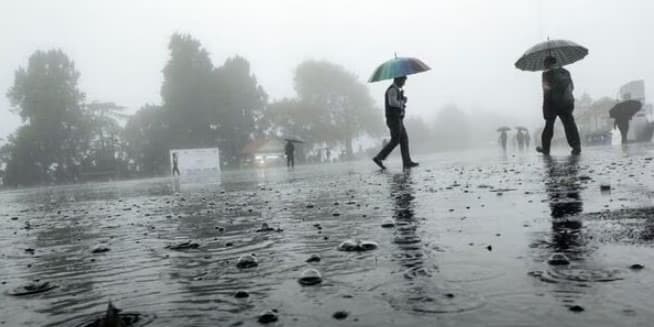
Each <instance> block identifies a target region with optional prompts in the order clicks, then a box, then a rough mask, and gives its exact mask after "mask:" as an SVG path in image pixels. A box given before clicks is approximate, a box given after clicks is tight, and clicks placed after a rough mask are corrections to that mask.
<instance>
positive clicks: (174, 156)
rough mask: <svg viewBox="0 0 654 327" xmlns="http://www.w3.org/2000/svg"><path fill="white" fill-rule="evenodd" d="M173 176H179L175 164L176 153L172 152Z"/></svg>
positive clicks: (177, 165)
mask: <svg viewBox="0 0 654 327" xmlns="http://www.w3.org/2000/svg"><path fill="white" fill-rule="evenodd" d="M172 174H173V176H175V174H177V176H179V175H180V174H179V164H178V163H177V152H173V171H172Z"/></svg>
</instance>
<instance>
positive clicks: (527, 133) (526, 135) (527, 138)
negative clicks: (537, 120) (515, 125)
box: [524, 131, 531, 149]
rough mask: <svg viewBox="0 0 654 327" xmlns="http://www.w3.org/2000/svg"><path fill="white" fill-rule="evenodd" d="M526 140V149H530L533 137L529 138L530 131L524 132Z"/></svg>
mask: <svg viewBox="0 0 654 327" xmlns="http://www.w3.org/2000/svg"><path fill="white" fill-rule="evenodd" d="M524 140H525V149H529V143H530V142H531V136H529V131H524Z"/></svg>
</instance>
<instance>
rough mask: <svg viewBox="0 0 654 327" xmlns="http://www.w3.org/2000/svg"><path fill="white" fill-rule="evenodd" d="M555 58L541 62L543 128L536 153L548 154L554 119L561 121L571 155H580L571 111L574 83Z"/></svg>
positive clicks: (548, 58) (572, 107)
mask: <svg viewBox="0 0 654 327" xmlns="http://www.w3.org/2000/svg"><path fill="white" fill-rule="evenodd" d="M556 62H557V61H556V58H554V57H552V56H548V57H546V58H545V61H544V62H543V63H544V64H545V71H544V72H543V81H542V83H543V118H545V128H544V129H543V134H542V136H541V146H540V147H537V148H536V151H538V152H541V153H543V154H545V155H549V154H550V144H551V143H552V137H553V136H554V123H555V122H556V118H557V117H558V118H559V119H561V123H562V124H563V128H564V129H565V137H566V139H567V140H568V145H570V147H571V148H572V152H571V153H572V154H573V155H578V154H580V153H581V140H580V139H579V130H578V129H577V124H576V123H575V119H574V116H573V115H572V111H573V110H574V106H575V102H574V96H573V95H572V91H573V90H574V83H573V82H572V78H571V77H570V72H568V71H567V70H566V69H565V68H563V67H559V66H557V65H556Z"/></svg>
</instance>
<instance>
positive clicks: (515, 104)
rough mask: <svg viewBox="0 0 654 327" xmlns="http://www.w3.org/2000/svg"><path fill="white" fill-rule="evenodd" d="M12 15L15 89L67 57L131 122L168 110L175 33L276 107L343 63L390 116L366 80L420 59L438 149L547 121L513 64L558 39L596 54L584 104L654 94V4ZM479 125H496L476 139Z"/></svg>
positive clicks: (298, 5) (232, 4)
mask: <svg viewBox="0 0 654 327" xmlns="http://www.w3.org/2000/svg"><path fill="white" fill-rule="evenodd" d="M398 6H399V7H401V8H399V9H398ZM0 21H2V22H3V26H4V28H3V29H2V30H0V40H2V44H3V45H4V47H3V51H2V60H0V90H2V91H3V95H4V94H5V93H6V92H7V91H8V90H9V89H10V88H11V87H12V85H13V84H14V79H15V74H14V73H15V71H16V70H17V69H19V67H26V66H27V65H28V58H29V57H30V55H31V54H33V53H34V52H35V51H37V50H42V51H48V50H51V49H60V50H61V51H62V52H63V53H65V54H66V55H67V56H68V58H69V59H70V60H72V61H73V62H74V64H75V69H76V70H77V71H79V73H80V77H79V81H78V88H79V89H80V90H81V91H82V92H84V93H85V94H86V98H85V101H86V102H89V103H90V102H94V101H98V102H101V103H106V102H113V103H115V104H117V105H119V106H122V107H125V110H124V113H125V114H134V113H136V112H137V111H138V110H139V109H140V108H142V107H143V106H145V105H148V104H150V105H160V104H162V102H163V100H162V84H163V83H164V74H163V73H162V71H163V70H164V67H165V66H166V64H167V63H168V61H169V60H170V51H169V49H168V46H169V43H170V40H171V36H172V35H174V34H175V33H178V34H181V35H188V36H191V37H192V38H193V39H195V40H197V41H199V42H200V43H201V47H202V48H203V49H205V50H206V51H207V52H208V56H209V59H210V60H211V62H212V63H213V65H214V66H216V67H219V66H221V65H222V64H223V63H225V62H226V61H227V60H228V59H230V58H234V57H235V56H239V57H241V58H244V59H245V60H247V62H248V63H249V70H250V72H251V74H252V76H253V77H255V78H256V82H257V83H258V85H259V86H260V87H261V88H262V89H263V90H264V91H265V94H266V99H265V104H264V106H265V105H267V104H270V103H274V102H276V101H283V99H286V98H288V99H290V98H293V97H296V96H297V92H296V87H295V84H294V78H295V77H296V76H295V73H296V70H297V68H298V65H300V64H301V63H303V62H306V61H327V62H330V63H333V64H335V65H339V66H341V67H342V68H344V69H345V70H347V71H348V72H351V73H353V74H354V76H356V77H357V78H358V80H359V81H360V82H362V83H365V85H366V87H367V88H368V90H369V92H370V95H371V97H372V100H373V101H374V104H375V110H376V112H377V113H378V114H379V118H380V119H381V118H382V115H383V111H382V107H383V101H382V100H383V92H384V90H385V88H386V87H387V84H388V83H385V82H379V83H374V84H367V83H366V81H367V79H368V77H369V76H370V74H371V73H372V71H373V69H374V68H375V67H376V66H377V65H379V64H380V63H382V62H383V61H385V60H388V59H390V58H392V57H393V55H394V54H395V53H397V55H399V56H411V57H417V58H420V59H422V60H423V61H424V62H426V63H427V64H429V65H430V66H431V67H432V71H430V72H428V73H425V74H420V75H415V76H411V77H410V78H409V80H408V82H407V85H406V87H405V89H406V95H407V96H408V98H409V102H408V108H407V115H408V120H407V126H408V131H409V135H410V138H412V141H413V140H415V139H416V138H418V139H419V138H420V135H421V133H423V132H425V131H424V130H425V129H426V130H427V132H425V133H427V134H426V135H428V136H427V137H431V138H434V142H437V143H438V142H441V143H443V142H442V141H443V140H444V139H446V138H451V137H452V135H450V131H449V130H448V126H449V127H451V126H453V125H452V124H450V123H448V122H451V121H456V120H457V119H459V118H461V117H459V116H460V115H459V116H457V115H456V114H455V115H454V116H452V111H456V112H459V113H463V114H464V115H465V116H466V117H464V118H463V120H465V124H467V128H466V129H457V128H454V129H453V130H454V131H456V132H458V133H463V132H462V131H468V132H465V134H466V135H456V136H459V137H461V138H462V139H471V140H474V142H473V143H475V142H476V143H479V142H483V140H484V138H488V142H489V143H495V142H496V135H493V134H492V133H491V132H492V131H493V130H494V128H496V127H497V125H498V124H506V125H509V126H514V125H517V124H519V125H525V126H527V127H530V128H535V127H537V126H540V125H541V124H542V117H541V116H542V115H541V109H540V107H541V89H540V74H538V73H529V72H522V71H519V70H517V69H515V68H514V66H513V64H514V62H515V61H516V60H517V58H519V56H520V55H521V54H522V53H523V52H524V51H525V50H526V49H527V48H528V47H530V46H531V45H533V44H535V43H537V42H541V41H543V40H545V39H546V38H547V37H548V36H549V37H551V38H553V39H554V38H563V39H570V40H573V41H575V42H578V43H580V44H582V45H584V46H586V47H587V48H588V49H589V50H590V54H589V55H588V57H587V58H586V59H585V60H583V61H581V62H579V63H576V64H574V65H572V66H570V67H569V68H568V69H569V70H570V71H571V73H572V76H573V79H574V81H575V86H576V91H575V95H576V96H577V97H579V96H581V95H582V94H584V93H585V94H588V95H590V96H591V97H592V98H594V99H597V98H601V97H606V96H608V97H615V96H616V93H617V89H618V87H619V86H620V85H622V84H623V83H625V82H627V81H630V80H635V79H643V80H645V82H646V87H647V90H646V94H647V95H651V94H652V87H653V86H654V84H653V82H652V81H654V76H653V75H654V69H652V65H651V63H650V60H651V58H654V44H653V43H652V41H651V36H650V35H649V33H650V31H651V30H652V29H653V27H654V4H652V2H651V1H647V0H631V1H594V2H591V1H581V0H577V1H564V0H556V1H541V0H531V1H524V0H506V1H496V2H489V1H483V0H465V1H440V2H431V1H402V2H401V3H398V2H391V1H372V0H360V1H341V0H335V1H324V2H321V1H294V0H280V1H250V0H241V1H184V2H182V1H138V2H134V1H110V2H89V1H81V0H80V1H57V2H46V1H12V2H9V1H7V2H3V3H2V4H0ZM10 108H11V104H10V102H9V99H8V98H7V97H5V96H2V97H0V137H1V138H3V140H0V145H1V144H3V143H5V142H6V139H7V137H8V136H9V135H10V134H12V133H14V132H15V131H16V129H17V128H18V127H19V126H20V125H21V118H20V116H19V115H17V114H16V113H12V112H11V111H10ZM444 108H445V109H447V108H449V109H452V108H455V110H449V113H448V110H443V109H444ZM439 115H440V116H439ZM454 126H456V125H454ZM479 126H484V127H487V129H486V130H484V131H485V132H484V134H483V135H481V136H480V135H474V134H475V132H477V133H479ZM450 129H451V130H452V128H450ZM430 131H431V132H430ZM489 131H490V132H489ZM425 133H423V134H425ZM386 134H387V131H386V130H385V129H382V130H381V131H378V133H377V134H376V138H381V137H387V135H386ZM468 134H469V135H468ZM367 142H368V143H367V144H376V143H375V142H376V141H375V140H374V138H373V139H372V140H368V141H367ZM454 145H456V144H454ZM465 145H468V144H465Z"/></svg>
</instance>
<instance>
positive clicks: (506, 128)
mask: <svg viewBox="0 0 654 327" xmlns="http://www.w3.org/2000/svg"><path fill="white" fill-rule="evenodd" d="M510 130H511V127H506V126H502V127H500V128H498V129H497V131H498V132H506V131H510Z"/></svg>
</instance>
